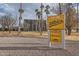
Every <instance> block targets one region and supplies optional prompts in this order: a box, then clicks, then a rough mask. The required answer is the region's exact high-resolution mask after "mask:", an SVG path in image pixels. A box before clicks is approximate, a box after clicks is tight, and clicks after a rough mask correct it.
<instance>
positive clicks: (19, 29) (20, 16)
mask: <svg viewBox="0 0 79 59" xmlns="http://www.w3.org/2000/svg"><path fill="white" fill-rule="evenodd" d="M23 12H24V10H23V9H22V3H20V9H19V13H20V15H19V28H18V32H19V33H20V32H21V20H22V13H23Z"/></svg>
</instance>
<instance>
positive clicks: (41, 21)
mask: <svg viewBox="0 0 79 59" xmlns="http://www.w3.org/2000/svg"><path fill="white" fill-rule="evenodd" d="M40 8H41V19H40V26H41V27H40V34H41V35H42V31H43V17H42V16H43V15H42V14H43V8H44V5H43V4H42V3H41V6H40Z"/></svg>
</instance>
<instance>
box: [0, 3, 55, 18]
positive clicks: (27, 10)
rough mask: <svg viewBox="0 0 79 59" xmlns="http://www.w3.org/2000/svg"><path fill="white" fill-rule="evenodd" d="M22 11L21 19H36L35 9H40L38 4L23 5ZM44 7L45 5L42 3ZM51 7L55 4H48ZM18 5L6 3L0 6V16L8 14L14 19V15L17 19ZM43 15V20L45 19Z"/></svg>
mask: <svg viewBox="0 0 79 59" xmlns="http://www.w3.org/2000/svg"><path fill="white" fill-rule="evenodd" d="M22 5H23V9H24V13H23V19H36V14H35V9H40V3H24V4H22ZM44 5H47V4H45V3H44ZM49 5H50V6H51V7H52V6H53V5H56V4H49ZM18 9H19V3H9V4H8V3H6V4H0V16H2V15H4V14H6V13H10V14H11V15H12V16H13V17H16V15H17V16H18V17H19V12H18ZM45 17H46V16H45V13H44V18H45Z"/></svg>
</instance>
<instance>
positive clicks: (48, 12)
mask: <svg viewBox="0 0 79 59" xmlns="http://www.w3.org/2000/svg"><path fill="white" fill-rule="evenodd" d="M49 9H50V6H49V5H47V6H46V7H45V13H46V15H47V18H48V14H50V11H49ZM46 25H47V20H46ZM46 27H47V26H46Z"/></svg>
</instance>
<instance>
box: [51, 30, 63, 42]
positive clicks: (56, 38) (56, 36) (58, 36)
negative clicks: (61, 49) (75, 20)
mask: <svg viewBox="0 0 79 59" xmlns="http://www.w3.org/2000/svg"><path fill="white" fill-rule="evenodd" d="M50 42H51V43H55V42H56V43H61V42H62V31H61V30H50Z"/></svg>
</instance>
